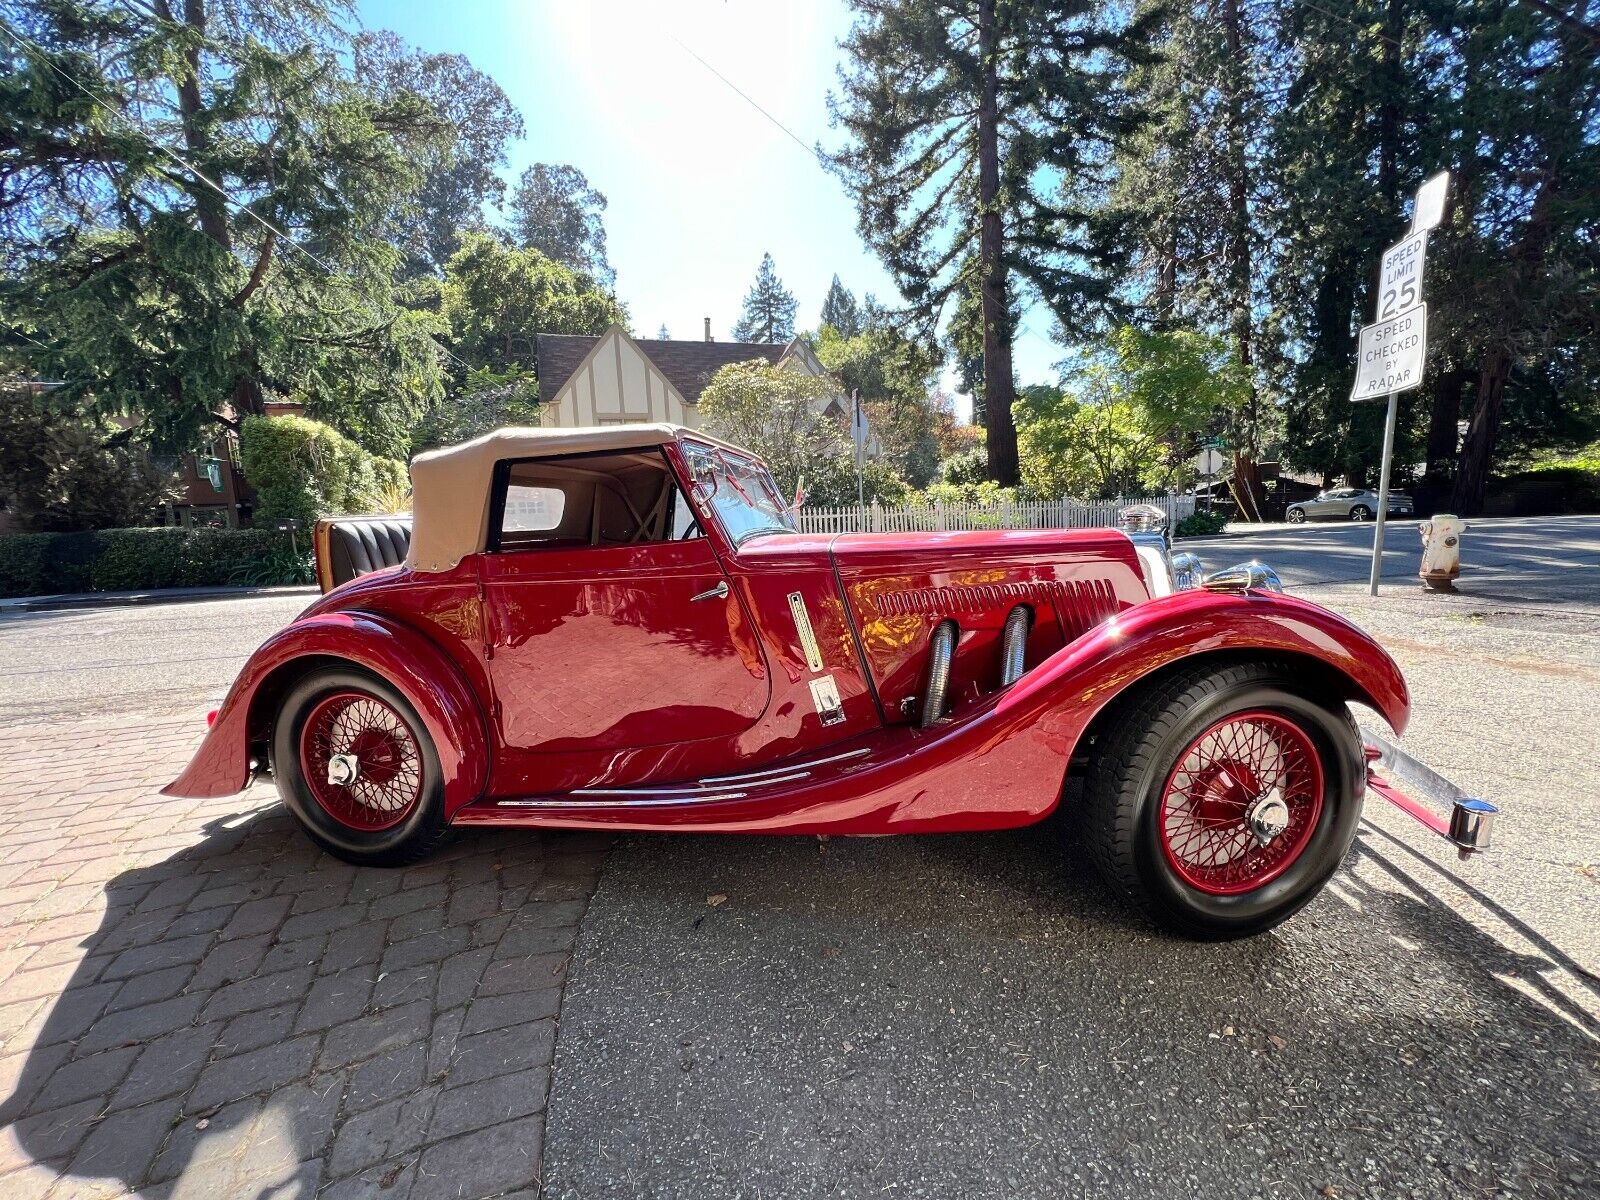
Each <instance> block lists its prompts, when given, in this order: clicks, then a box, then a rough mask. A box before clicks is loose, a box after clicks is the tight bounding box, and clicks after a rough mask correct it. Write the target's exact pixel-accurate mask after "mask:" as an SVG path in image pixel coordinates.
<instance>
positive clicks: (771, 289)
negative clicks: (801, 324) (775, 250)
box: [733, 254, 798, 342]
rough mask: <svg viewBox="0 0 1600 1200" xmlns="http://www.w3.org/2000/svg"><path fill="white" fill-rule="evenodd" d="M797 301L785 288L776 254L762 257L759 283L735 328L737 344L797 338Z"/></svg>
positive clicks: (746, 302)
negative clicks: (778, 270)
mask: <svg viewBox="0 0 1600 1200" xmlns="http://www.w3.org/2000/svg"><path fill="white" fill-rule="evenodd" d="M797 307H798V305H797V303H796V301H795V298H794V297H793V296H792V295H790V294H789V292H787V291H786V290H785V289H784V286H783V280H781V279H779V278H778V272H777V268H776V267H774V266H773V263H772V255H770V254H763V255H762V256H761V266H760V267H758V268H757V269H756V281H755V283H754V284H752V285H751V287H750V291H749V292H748V293H746V294H745V298H744V314H743V315H742V316H741V317H740V318H739V323H738V324H737V325H735V326H734V327H733V340H734V341H736V342H787V341H788V340H789V339H790V338H792V337H794V311H795V309H796V308H797Z"/></svg>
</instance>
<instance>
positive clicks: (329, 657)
mask: <svg viewBox="0 0 1600 1200" xmlns="http://www.w3.org/2000/svg"><path fill="white" fill-rule="evenodd" d="M318 665H333V666H354V667H359V668H361V669H363V670H366V671H370V672H371V673H372V674H374V675H377V676H378V677H380V678H382V679H384V680H386V681H387V682H389V683H390V684H392V685H393V686H394V687H396V688H398V689H399V691H400V693H401V695H403V696H404V697H405V698H406V699H407V700H408V701H410V703H411V707H412V708H414V709H415V710H416V712H417V715H418V716H419V717H421V718H422V723H423V725H424V726H425V727H426V728H427V731H428V736H429V737H431V738H432V739H433V744H434V747H435V749H436V750H437V752H438V755H439V766H440V768H441V770H442V772H443V776H444V795H445V811H446V814H447V815H448V814H453V813H454V812H455V811H456V810H457V809H459V808H460V807H461V806H462V805H464V804H469V803H471V802H472V801H473V800H476V799H477V798H478V796H480V795H481V794H482V792H483V789H484V785H485V783H486V782H487V779H488V767H489V743H488V735H487V732H486V730H485V727H484V716H483V711H482V709H481V708H480V706H479V704H478V701H477V698H476V697H475V696H474V695H473V692H472V689H471V688H470V687H469V686H468V684H467V681H466V680H465V679H464V678H463V677H462V674H461V672H460V670H459V669H458V668H457V667H456V665H455V664H454V663H453V662H451V661H450V659H449V657H448V656H447V655H446V654H445V653H444V651H442V650H440V649H439V647H438V646H436V645H434V643H433V642H431V641H429V640H428V639H427V638H426V637H424V636H423V635H422V634H420V633H418V632H417V631H416V630H414V629H412V628H411V627H410V626H408V625H403V624H401V623H400V622H398V621H394V620H391V619H389V618H387V617H382V616H378V615H375V614H372V613H364V612H329V613H322V614H319V615H316V616H311V617H305V618H302V619H301V620H298V621H296V622H295V623H294V624H292V625H290V626H288V627H287V628H285V629H282V630H280V631H279V632H278V633H276V634H274V635H273V636H272V637H270V638H268V639H267V640H266V641H265V642H263V643H262V644H261V646H260V648H259V649H257V650H256V652H255V653H254V654H252V655H251V656H250V658H249V661H247V662H246V663H245V666H244V669H243V670H242V671H240V672H239V677H238V678H237V679H235V680H234V681H233V686H232V687H231V688H229V689H228V695H227V698H226V699H225V700H223V702H222V707H221V708H220V709H218V710H217V717H216V720H215V721H214V722H213V723H212V725H211V729H210V730H209V732H207V734H206V737H205V740H204V741H203V742H201V743H200V749H199V750H198V751H197V752H196V753H195V756H194V759H193V761H191V762H190V763H189V766H188V767H187V768H186V769H185V770H184V772H183V774H181V775H179V776H178V778H176V779H174V780H173V781H172V782H171V783H170V784H168V785H167V786H166V787H165V788H163V789H162V792H163V794H164V795H168V796H190V797H197V798H204V797H211V796H230V795H232V794H233V793H235V792H238V791H242V790H243V789H244V788H245V786H246V785H247V784H248V783H249V779H250V746H251V743H252V742H254V741H258V740H261V739H263V738H264V737H265V736H266V731H267V730H268V729H269V728H270V726H271V722H272V719H273V715H274V714H273V712H272V711H271V709H272V706H273V705H274V704H275V703H276V700H277V697H278V696H279V695H280V694H281V693H282V690H283V685H284V684H285V682H286V681H287V680H288V679H290V678H293V677H294V676H295V675H298V674H299V673H300V672H301V671H302V670H305V669H308V668H310V667H313V666H318Z"/></svg>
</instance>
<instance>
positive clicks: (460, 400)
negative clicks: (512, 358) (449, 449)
mask: <svg viewBox="0 0 1600 1200" xmlns="http://www.w3.org/2000/svg"><path fill="white" fill-rule="evenodd" d="M538 424H539V382H538V380H537V379H535V378H534V374H533V372H532V371H524V370H520V369H516V368H513V369H511V370H505V371H492V370H490V369H488V368H487V367H482V368H479V369H477V370H473V371H469V372H468V373H467V379H466V383H465V384H464V385H463V386H462V388H461V390H460V392H459V393H458V394H457V395H455V396H452V397H451V398H450V399H449V400H448V401H446V402H445V403H443V404H438V405H435V406H434V407H433V408H432V409H430V410H429V411H428V412H427V414H426V415H424V416H423V418H422V420H421V421H419V422H417V425H416V427H415V428H414V429H413V430H412V431H411V446H412V449H413V451H422V450H431V449H433V448H434V447H435V446H453V445H455V444H456V443H457V442H466V441H470V440H472V439H473V438H475V437H478V436H479V435H481V434H485V433H490V432H492V431H494V430H496V429H501V428H503V427H505V426H508V425H531V426H536V425H538Z"/></svg>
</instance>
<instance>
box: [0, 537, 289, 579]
mask: <svg viewBox="0 0 1600 1200" xmlns="http://www.w3.org/2000/svg"><path fill="white" fill-rule="evenodd" d="M302 544H303V540H302ZM295 556H296V555H295V551H294V550H293V549H291V543H290V539H289V538H288V537H287V536H286V535H285V534H281V533H277V532H275V531H273V530H266V529H175V528H167V529H103V530H99V531H96V532H89V533H17V534H11V535H9V536H4V537H0V596H41V595H49V594H52V593H56V592H120V591H144V590H147V589H152V588H174V587H217V586H221V585H223V584H227V583H233V582H239V578H238V575H239V573H241V572H242V571H245V570H247V569H250V568H252V567H253V566H255V565H257V564H261V563H279V564H281V563H283V562H284V561H285V560H286V559H287V558H290V557H295ZM298 557H301V558H303V557H304V556H303V555H300V556H298ZM281 573H282V572H279V574H281ZM274 581H276V579H274Z"/></svg>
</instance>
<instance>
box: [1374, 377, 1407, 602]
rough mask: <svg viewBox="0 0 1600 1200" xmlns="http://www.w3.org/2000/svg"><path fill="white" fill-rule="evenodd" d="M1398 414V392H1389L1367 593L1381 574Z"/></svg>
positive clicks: (1375, 592)
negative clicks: (1376, 519) (1390, 469)
mask: <svg viewBox="0 0 1600 1200" xmlns="http://www.w3.org/2000/svg"><path fill="white" fill-rule="evenodd" d="M1399 414H1400V393H1399V392H1390V393H1389V416H1388V418H1387V419H1386V420H1385V421H1384V423H1383V469H1382V470H1381V471H1379V472H1378V523H1377V524H1376V525H1375V526H1373V529H1372V573H1371V574H1370V575H1369V576H1368V577H1367V594H1368V595H1369V596H1376V595H1377V594H1378V577H1379V576H1380V575H1382V574H1383V527H1384V524H1385V523H1386V522H1387V521H1388V519H1389V468H1390V466H1391V465H1393V462H1394V426H1395V419H1396V418H1397V417H1398V416H1399Z"/></svg>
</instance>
